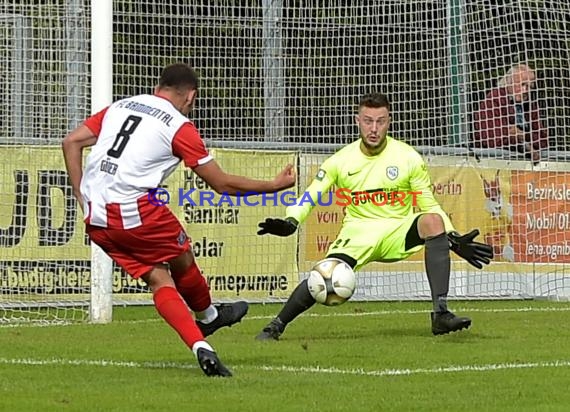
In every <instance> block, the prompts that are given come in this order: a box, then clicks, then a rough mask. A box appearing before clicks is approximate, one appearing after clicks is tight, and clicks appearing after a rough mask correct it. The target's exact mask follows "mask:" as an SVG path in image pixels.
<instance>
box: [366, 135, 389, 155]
mask: <svg viewBox="0 0 570 412" xmlns="http://www.w3.org/2000/svg"><path fill="white" fill-rule="evenodd" d="M368 136H370V135H368ZM368 136H366V137H364V136H362V137H361V139H360V140H361V141H362V145H363V146H364V147H365V148H366V149H367V150H368V151H369V152H371V153H375V154H378V153H380V152H381V151H382V150H384V147H386V143H387V140H386V136H380V135H377V136H376V137H375V139H378V140H377V141H375V142H369V141H368V139H369V137H368Z"/></svg>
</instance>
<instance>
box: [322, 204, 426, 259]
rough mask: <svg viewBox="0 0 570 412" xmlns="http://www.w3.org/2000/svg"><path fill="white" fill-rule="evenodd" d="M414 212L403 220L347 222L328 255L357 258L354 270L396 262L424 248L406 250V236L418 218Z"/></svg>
mask: <svg viewBox="0 0 570 412" xmlns="http://www.w3.org/2000/svg"><path fill="white" fill-rule="evenodd" d="M422 214H424V213H414V214H411V215H409V216H407V217H405V218H403V219H395V218H391V219H375V220H357V221H352V222H348V223H344V224H343V226H342V228H341V229H340V232H339V234H338V236H337V238H336V239H335V240H334V241H333V243H331V245H330V247H329V250H328V252H327V255H330V254H332V253H335V254H345V255H347V256H350V257H351V258H353V259H355V260H356V262H357V264H356V267H355V270H358V269H359V268H361V267H362V266H364V265H366V264H367V263H370V262H397V261H400V260H403V259H406V258H408V257H410V256H411V255H413V254H414V253H417V252H418V251H420V250H421V249H422V248H423V244H419V245H416V246H413V247H410V248H409V249H406V236H407V234H408V231H409V230H410V228H411V227H412V225H413V223H414V221H415V220H416V218H418V217H419V216H420V215H422Z"/></svg>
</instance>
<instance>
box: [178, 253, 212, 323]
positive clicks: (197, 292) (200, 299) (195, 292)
mask: <svg viewBox="0 0 570 412" xmlns="http://www.w3.org/2000/svg"><path fill="white" fill-rule="evenodd" d="M174 283H175V284H176V289H177V290H178V293H180V295H182V297H183V298H184V300H185V301H186V303H187V304H188V306H189V307H190V309H192V310H193V311H194V312H201V311H203V310H206V309H207V308H208V307H209V306H210V305H211V304H212V297H211V296H210V288H209V287H208V284H207V283H206V279H205V278H204V276H202V273H201V272H200V268H199V267H198V265H197V264H196V261H194V262H192V265H190V267H189V268H188V269H186V272H185V273H183V274H182V275H180V276H176V277H175V278H174Z"/></svg>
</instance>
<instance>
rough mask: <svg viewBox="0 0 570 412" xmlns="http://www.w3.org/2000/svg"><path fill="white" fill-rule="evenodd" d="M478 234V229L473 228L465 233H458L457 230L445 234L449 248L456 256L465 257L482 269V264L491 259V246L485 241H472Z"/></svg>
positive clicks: (489, 261) (487, 262)
mask: <svg viewBox="0 0 570 412" xmlns="http://www.w3.org/2000/svg"><path fill="white" fill-rule="evenodd" d="M478 235H479V230H478V229H473V230H472V231H471V232H469V233H467V234H466V235H463V236H462V235H460V234H459V233H457V232H450V233H448V234H447V239H449V248H450V249H451V250H453V251H454V252H455V253H456V254H457V255H458V256H460V257H462V258H463V259H465V260H466V261H467V262H469V263H470V264H471V265H473V266H475V267H476V268H477V269H483V264H485V265H488V264H489V263H491V259H493V248H492V247H491V246H490V245H487V244H486V243H479V242H474V241H473V239H475V238H476V237H477V236H478Z"/></svg>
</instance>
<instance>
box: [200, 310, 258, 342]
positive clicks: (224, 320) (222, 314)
mask: <svg viewBox="0 0 570 412" xmlns="http://www.w3.org/2000/svg"><path fill="white" fill-rule="evenodd" d="M215 307H216V309H217V311H218V316H217V317H216V319H214V320H213V321H212V322H210V323H202V322H200V321H197V322H196V324H197V325H198V327H199V328H200V330H201V331H202V335H204V337H206V336H209V335H211V334H212V333H214V332H215V331H217V330H218V329H220V328H223V327H224V326H232V325H233V324H234V323H238V322H240V321H241V319H242V318H243V317H244V316H245V315H246V313H247V310H248V308H249V306H248V305H247V302H235V303H222V304H221V305H215Z"/></svg>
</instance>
